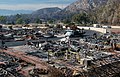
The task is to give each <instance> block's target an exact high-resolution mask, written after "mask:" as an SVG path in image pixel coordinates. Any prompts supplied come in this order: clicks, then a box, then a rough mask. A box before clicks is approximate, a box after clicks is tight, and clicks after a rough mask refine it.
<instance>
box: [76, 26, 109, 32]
mask: <svg viewBox="0 0 120 77" xmlns="http://www.w3.org/2000/svg"><path fill="white" fill-rule="evenodd" d="M78 28H80V29H85V30H93V31H97V32H101V33H106V31H107V30H106V29H104V28H95V27H80V26H78Z"/></svg>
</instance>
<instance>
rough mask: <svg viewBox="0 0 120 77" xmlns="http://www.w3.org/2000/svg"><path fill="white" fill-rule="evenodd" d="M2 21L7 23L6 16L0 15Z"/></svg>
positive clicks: (0, 21)
mask: <svg viewBox="0 0 120 77" xmlns="http://www.w3.org/2000/svg"><path fill="white" fill-rule="evenodd" d="M0 23H1V24H5V23H6V16H0Z"/></svg>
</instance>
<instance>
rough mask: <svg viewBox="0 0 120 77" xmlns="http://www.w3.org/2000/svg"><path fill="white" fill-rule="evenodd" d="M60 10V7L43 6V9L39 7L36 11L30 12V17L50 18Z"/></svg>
mask: <svg viewBox="0 0 120 77" xmlns="http://www.w3.org/2000/svg"><path fill="white" fill-rule="evenodd" d="M59 11H61V9H60V8H58V7H53V8H43V9H39V10H37V11H34V12H33V13H32V14H31V17H33V18H36V17H38V18H41V19H48V18H51V17H52V16H53V15H54V14H56V13H57V12H59Z"/></svg>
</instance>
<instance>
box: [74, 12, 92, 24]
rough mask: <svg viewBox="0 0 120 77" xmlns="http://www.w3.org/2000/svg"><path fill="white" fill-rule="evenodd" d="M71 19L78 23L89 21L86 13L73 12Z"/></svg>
mask: <svg viewBox="0 0 120 77" xmlns="http://www.w3.org/2000/svg"><path fill="white" fill-rule="evenodd" d="M72 20H73V21H74V22H76V23H78V24H87V23H90V20H89V16H88V15H87V14H86V13H80V14H75V15H74V16H73V17H72Z"/></svg>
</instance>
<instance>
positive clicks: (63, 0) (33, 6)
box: [0, 0, 76, 10]
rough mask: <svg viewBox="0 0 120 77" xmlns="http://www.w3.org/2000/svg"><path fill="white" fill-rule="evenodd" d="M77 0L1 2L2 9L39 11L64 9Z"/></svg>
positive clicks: (16, 0)
mask: <svg viewBox="0 0 120 77" xmlns="http://www.w3.org/2000/svg"><path fill="white" fill-rule="evenodd" d="M74 1H76V0H0V9H10V10H37V9H40V8H46V7H60V8H64V7H66V6H67V5H69V4H71V3H72V2H74Z"/></svg>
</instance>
